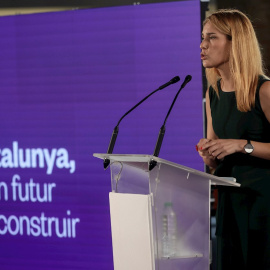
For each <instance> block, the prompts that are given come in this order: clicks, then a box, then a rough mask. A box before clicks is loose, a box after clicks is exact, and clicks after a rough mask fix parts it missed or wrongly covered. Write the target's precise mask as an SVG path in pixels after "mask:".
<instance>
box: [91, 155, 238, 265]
mask: <svg viewBox="0 0 270 270" xmlns="http://www.w3.org/2000/svg"><path fill="white" fill-rule="evenodd" d="M94 156H95V157H97V158H101V159H104V158H108V159H110V169H111V183H112V192H110V194H109V197H110V213H111V229H112V243H113V259H114V269H115V270H171V269H175V270H176V269H177V270H178V269H180V270H182V269H183V270H209V264H210V197H211V185H229V186H236V187H237V186H239V184H237V183H235V182H234V181H231V180H228V179H223V178H219V177H216V176H213V175H211V174H207V173H203V172H201V171H197V170H194V169H191V168H188V167H184V166H182V165H179V164H176V163H173V162H170V161H167V160H164V159H161V158H157V157H154V156H150V155H116V154H94ZM152 159H154V160H155V161H156V162H157V165H156V166H155V167H154V169H153V170H151V171H149V170H148V165H149V162H150V161H151V160H152ZM166 202H170V203H172V205H173V209H174V212H175V213H176V218H177V248H176V254H175V255H174V256H173V257H165V256H163V252H162V236H163V228H162V226H163V219H162V218H163V210H164V204H165V203H166Z"/></svg>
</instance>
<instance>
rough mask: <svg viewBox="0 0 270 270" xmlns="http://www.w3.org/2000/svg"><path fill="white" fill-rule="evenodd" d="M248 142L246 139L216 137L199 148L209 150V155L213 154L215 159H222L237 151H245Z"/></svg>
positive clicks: (203, 150)
mask: <svg viewBox="0 0 270 270" xmlns="http://www.w3.org/2000/svg"><path fill="white" fill-rule="evenodd" d="M246 143H247V141H246V140H235V139H215V140H209V141H208V142H205V143H204V144H203V145H202V146H201V149H199V150H200V151H201V152H203V153H205V152H208V155H210V156H212V157H213V158H214V159H219V160H221V159H223V158H224V157H226V156H228V155H231V154H233V153H236V152H242V153H244V146H245V144H246Z"/></svg>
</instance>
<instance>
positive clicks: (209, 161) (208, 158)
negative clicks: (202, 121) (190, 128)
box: [197, 89, 217, 168]
mask: <svg viewBox="0 0 270 270" xmlns="http://www.w3.org/2000/svg"><path fill="white" fill-rule="evenodd" d="M205 99H206V103H205V106H206V117H207V137H206V138H202V139H201V140H200V141H199V143H198V144H197V148H198V152H199V155H200V156H201V157H202V159H203V161H204V163H205V164H206V165H207V166H209V167H211V168H216V166H217V162H216V158H215V157H214V156H213V155H210V154H209V152H208V150H207V149H206V150H203V148H204V146H205V144H206V143H208V142H210V141H211V140H214V139H217V136H216V134H215V132H214V129H213V126H212V116H211V109H210V99H209V89H208V90H207V92H206V96H205Z"/></svg>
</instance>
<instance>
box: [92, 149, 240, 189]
mask: <svg viewBox="0 0 270 270" xmlns="http://www.w3.org/2000/svg"><path fill="white" fill-rule="evenodd" d="M93 156H94V157H97V158H100V159H104V158H107V159H110V160H111V161H115V162H116V161H118V162H123V163H127V164H128V165H130V166H134V167H138V166H136V163H137V165H138V163H141V165H142V163H146V164H148V162H150V161H151V160H155V161H156V162H158V163H161V164H165V165H167V166H171V167H176V168H178V169H180V170H182V171H185V172H187V173H191V174H196V175H198V176H201V177H202V178H205V179H206V180H209V181H210V183H211V185H226V186H235V187H239V186H240V184H239V183H236V179H235V178H222V177H217V176H214V175H212V174H208V173H205V172H201V171H198V170H195V169H192V168H189V167H185V166H183V165H180V164H177V163H174V162H171V161H168V160H165V159H162V158H159V157H155V156H151V155H137V154H136V155H135V154H99V153H95V154H93ZM139 167H141V166H139ZM143 167H145V166H143Z"/></svg>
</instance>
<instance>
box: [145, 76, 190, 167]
mask: <svg viewBox="0 0 270 270" xmlns="http://www.w3.org/2000/svg"><path fill="white" fill-rule="evenodd" d="M191 79H192V76H191V75H187V76H186V78H185V80H184V82H183V83H182V85H181V87H180V89H179V90H178V92H177V93H176V95H175V97H174V100H173V102H172V104H171V107H170V109H169V111H168V113H167V115H166V117H165V120H164V122H163V125H162V126H161V128H160V130H159V134H158V139H157V142H156V146H155V150H154V154H153V156H155V157H158V155H159V151H160V148H161V145H162V141H163V138H164V134H165V124H166V122H167V119H168V117H169V115H170V113H171V110H172V108H173V106H174V103H175V101H176V99H177V97H178V95H179V93H180V92H181V90H182V89H183V88H184V87H185V86H186V85H187V83H189V82H190V81H191ZM156 165H157V162H156V161H155V160H154V159H151V160H150V162H149V167H148V169H149V171H151V170H152V169H154V168H155V166H156Z"/></svg>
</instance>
